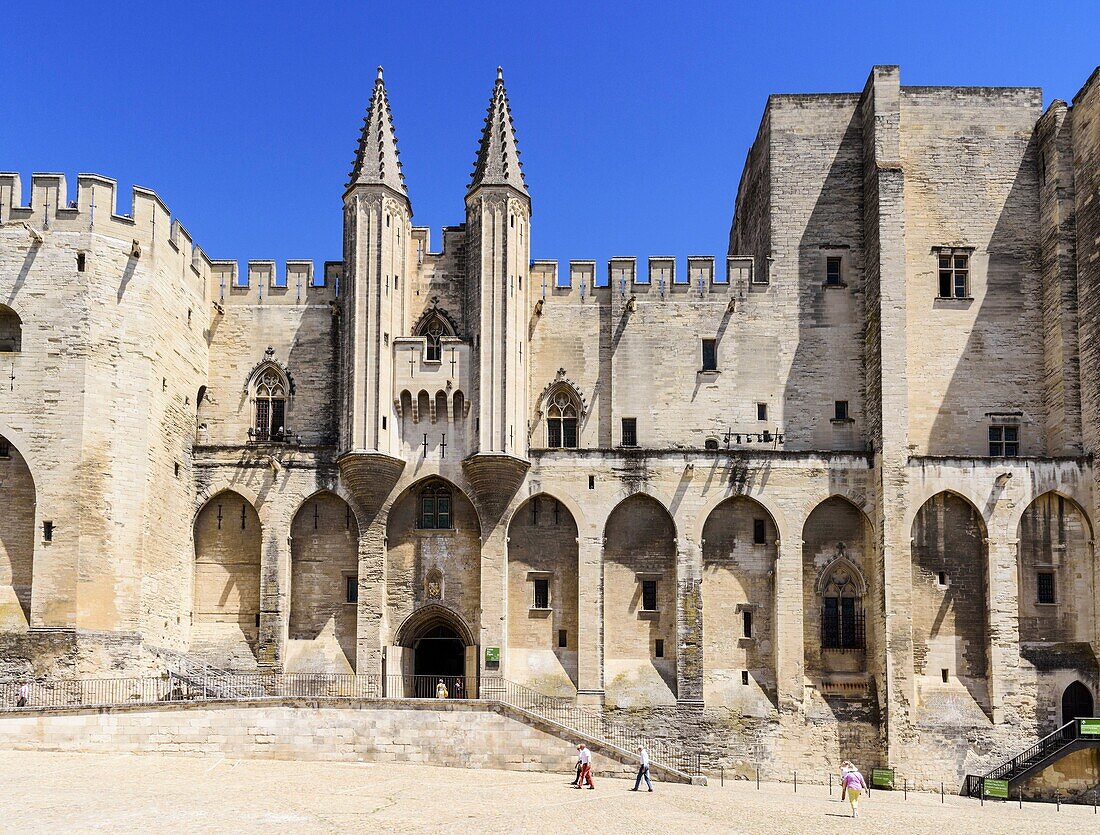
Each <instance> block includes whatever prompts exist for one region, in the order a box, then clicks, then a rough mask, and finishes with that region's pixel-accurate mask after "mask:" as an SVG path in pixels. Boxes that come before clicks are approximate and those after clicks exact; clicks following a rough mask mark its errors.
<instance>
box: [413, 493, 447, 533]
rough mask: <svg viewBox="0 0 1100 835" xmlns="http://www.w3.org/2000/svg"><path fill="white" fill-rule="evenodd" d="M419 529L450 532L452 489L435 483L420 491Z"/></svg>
mask: <svg viewBox="0 0 1100 835" xmlns="http://www.w3.org/2000/svg"><path fill="white" fill-rule="evenodd" d="M417 527H418V528H420V529H421V530H425V531H437V530H450V528H451V527H452V518H451V488H450V487H448V486H447V485H446V484H444V483H443V482H442V481H435V482H432V483H431V484H429V485H427V486H426V487H425V488H424V489H423V490H421V491H420V514H419V518H418V524H417Z"/></svg>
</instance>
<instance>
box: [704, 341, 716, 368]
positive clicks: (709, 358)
mask: <svg viewBox="0 0 1100 835" xmlns="http://www.w3.org/2000/svg"><path fill="white" fill-rule="evenodd" d="M703 370H704V371H717V370H718V340H717V339H704V340H703Z"/></svg>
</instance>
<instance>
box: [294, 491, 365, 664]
mask: <svg viewBox="0 0 1100 835" xmlns="http://www.w3.org/2000/svg"><path fill="white" fill-rule="evenodd" d="M290 540H291V545H290V560H291V574H290V615H289V627H288V633H287V640H288V646H287V663H286V669H287V672H310V671H313V670H318V671H331V670H334V669H342V671H344V672H354V671H355V625H356V624H355V608H356V606H355V603H354V601H353V602H351V603H349V602H348V599H347V597H348V595H347V589H348V583H349V582H350V583H352V584H354V586H355V587H356V588H357V587H358V576H359V523H358V522H357V521H356V518H355V513H354V512H353V511H352V509H351V507H350V506H349V505H348V503H347V502H345V501H344V500H343V499H341V498H340V497H339V496H337V495H335V494H333V493H329V492H322V493H318V494H316V495H315V496H313V497H312V498H311V499H309V500H307V501H306V503H305V504H303V505H302V507H301V509H300V510H299V511H298V513H297V514H296V515H295V516H294V521H293V522H292V523H291V526H290Z"/></svg>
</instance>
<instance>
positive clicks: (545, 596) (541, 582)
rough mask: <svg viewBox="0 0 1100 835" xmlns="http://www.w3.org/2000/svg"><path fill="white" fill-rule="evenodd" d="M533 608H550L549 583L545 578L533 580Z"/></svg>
mask: <svg viewBox="0 0 1100 835" xmlns="http://www.w3.org/2000/svg"><path fill="white" fill-rule="evenodd" d="M534 585H535V608H536V609H549V608H550V581H549V580H547V579H546V578H545V577H539V578H536V579H535V584H534Z"/></svg>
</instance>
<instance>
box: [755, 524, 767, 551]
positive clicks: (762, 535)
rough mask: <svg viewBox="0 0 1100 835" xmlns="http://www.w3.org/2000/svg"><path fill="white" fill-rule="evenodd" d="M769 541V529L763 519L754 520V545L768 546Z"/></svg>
mask: <svg viewBox="0 0 1100 835" xmlns="http://www.w3.org/2000/svg"><path fill="white" fill-rule="evenodd" d="M767 541H768V529H767V526H766V525H765V524H764V520H763V519H753V520H752V544H753V545H766V544H767Z"/></svg>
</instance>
